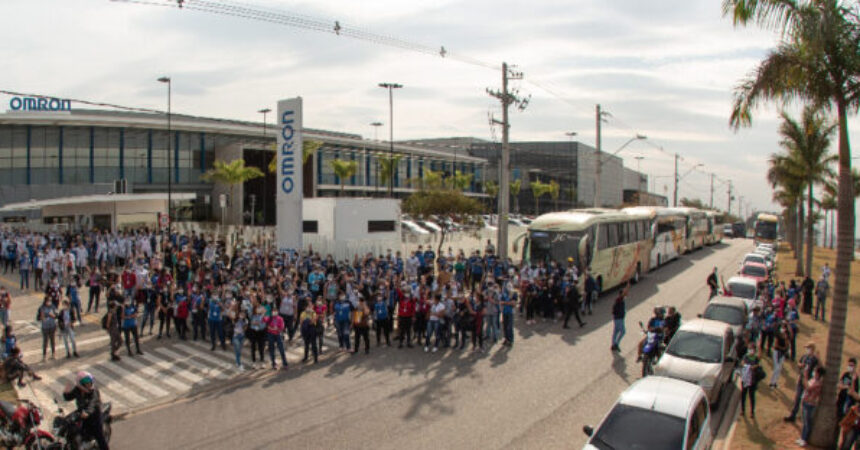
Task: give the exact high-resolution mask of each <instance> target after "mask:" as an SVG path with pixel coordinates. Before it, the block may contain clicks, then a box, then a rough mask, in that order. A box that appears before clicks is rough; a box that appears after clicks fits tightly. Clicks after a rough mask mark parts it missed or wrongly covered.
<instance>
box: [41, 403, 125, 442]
mask: <svg viewBox="0 0 860 450" xmlns="http://www.w3.org/2000/svg"><path fill="white" fill-rule="evenodd" d="M54 403H55V404H56V405H57V416H56V417H54V423H53V431H54V435H55V436H56V437H57V443H58V444H59V445H56V446H54V447H51V448H52V449H54V448H56V449H70V450H91V449H96V448H98V444H97V443H96V440H95V438H93V437H91V436H84V435H83V434H82V433H81V430H82V429H83V421H84V420H83V419H82V418H81V412H80V411H74V412H72V413H70V414H69V415H66V416H64V415H63V414H65V412H64V411H63V408H62V407H61V406H60V404H59V402H58V401H57V399H54ZM110 412H111V404H110V402H107V403H103V404H102V433H104V436H105V441H107V442H110V436H111V423H112V422H113V417H111V415H110Z"/></svg>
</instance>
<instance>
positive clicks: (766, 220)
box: [755, 214, 779, 249]
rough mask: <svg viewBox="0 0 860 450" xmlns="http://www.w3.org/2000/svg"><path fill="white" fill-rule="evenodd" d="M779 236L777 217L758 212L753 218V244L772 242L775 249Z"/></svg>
mask: <svg viewBox="0 0 860 450" xmlns="http://www.w3.org/2000/svg"><path fill="white" fill-rule="evenodd" d="M777 236H779V217H777V216H774V215H773V214H759V215H758V217H756V220H755V245H756V246H758V245H759V244H773V248H774V249H776V245H777Z"/></svg>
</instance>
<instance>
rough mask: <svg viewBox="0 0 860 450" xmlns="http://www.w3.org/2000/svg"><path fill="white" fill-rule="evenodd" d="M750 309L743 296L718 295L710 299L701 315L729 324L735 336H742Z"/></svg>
mask: <svg viewBox="0 0 860 450" xmlns="http://www.w3.org/2000/svg"><path fill="white" fill-rule="evenodd" d="M748 316H749V310H748V309H747V302H745V301H744V299H742V298H737V297H723V296H721V295H719V296H716V297H714V298H712V299H710V300H709V301H708V306H707V307H705V313H704V314H702V315H701V316H700V317H703V318H705V319H710V320H717V321H720V322H724V323H727V324H729V326H731V327H732V331H733V332H734V333H735V336H740V335H741V333H743V332H744V328H746V324H747V317H748Z"/></svg>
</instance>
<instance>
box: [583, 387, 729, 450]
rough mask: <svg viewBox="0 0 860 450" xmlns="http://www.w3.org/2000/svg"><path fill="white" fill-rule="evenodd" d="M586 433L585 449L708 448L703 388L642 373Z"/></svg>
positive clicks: (709, 438) (707, 414)
mask: <svg viewBox="0 0 860 450" xmlns="http://www.w3.org/2000/svg"><path fill="white" fill-rule="evenodd" d="M582 430H583V431H584V432H585V434H586V435H588V436H589V439H588V443H586V444H585V447H583V448H584V449H585V450H612V449H643V450H647V449H672V450H675V449H677V450H690V449H693V450H702V449H707V448H710V446H711V444H712V440H713V436H712V434H711V411H710V408H709V407H708V399H707V397H705V392H704V391H702V388H700V387H699V386H697V385H695V384H691V383H687V382H686V381H681V380H675V379H672V378H666V377H654V376H651V377H645V378H642V379H640V380H638V381H636V382H635V383H633V384H632V385H631V386H630V387H629V388H627V390H625V391H624V392H622V393H621V396H620V397H619V398H618V401H617V402H616V403H615V406H613V407H612V409H611V410H610V411H609V414H607V415H606V417H604V418H603V421H601V423H600V425H599V426H598V427H597V428H596V429H592V428H591V427H589V426H585V427H583V428H582Z"/></svg>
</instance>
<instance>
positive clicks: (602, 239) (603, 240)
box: [597, 224, 609, 250]
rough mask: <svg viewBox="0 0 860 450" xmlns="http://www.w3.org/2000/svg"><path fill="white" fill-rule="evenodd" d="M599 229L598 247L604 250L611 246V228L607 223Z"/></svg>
mask: <svg viewBox="0 0 860 450" xmlns="http://www.w3.org/2000/svg"><path fill="white" fill-rule="evenodd" d="M598 229H599V230H600V232H599V233H597V249H598V250H603V249H605V248H607V247H609V228H608V227H607V225H606V224H603V225H600V227H599V228H598Z"/></svg>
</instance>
